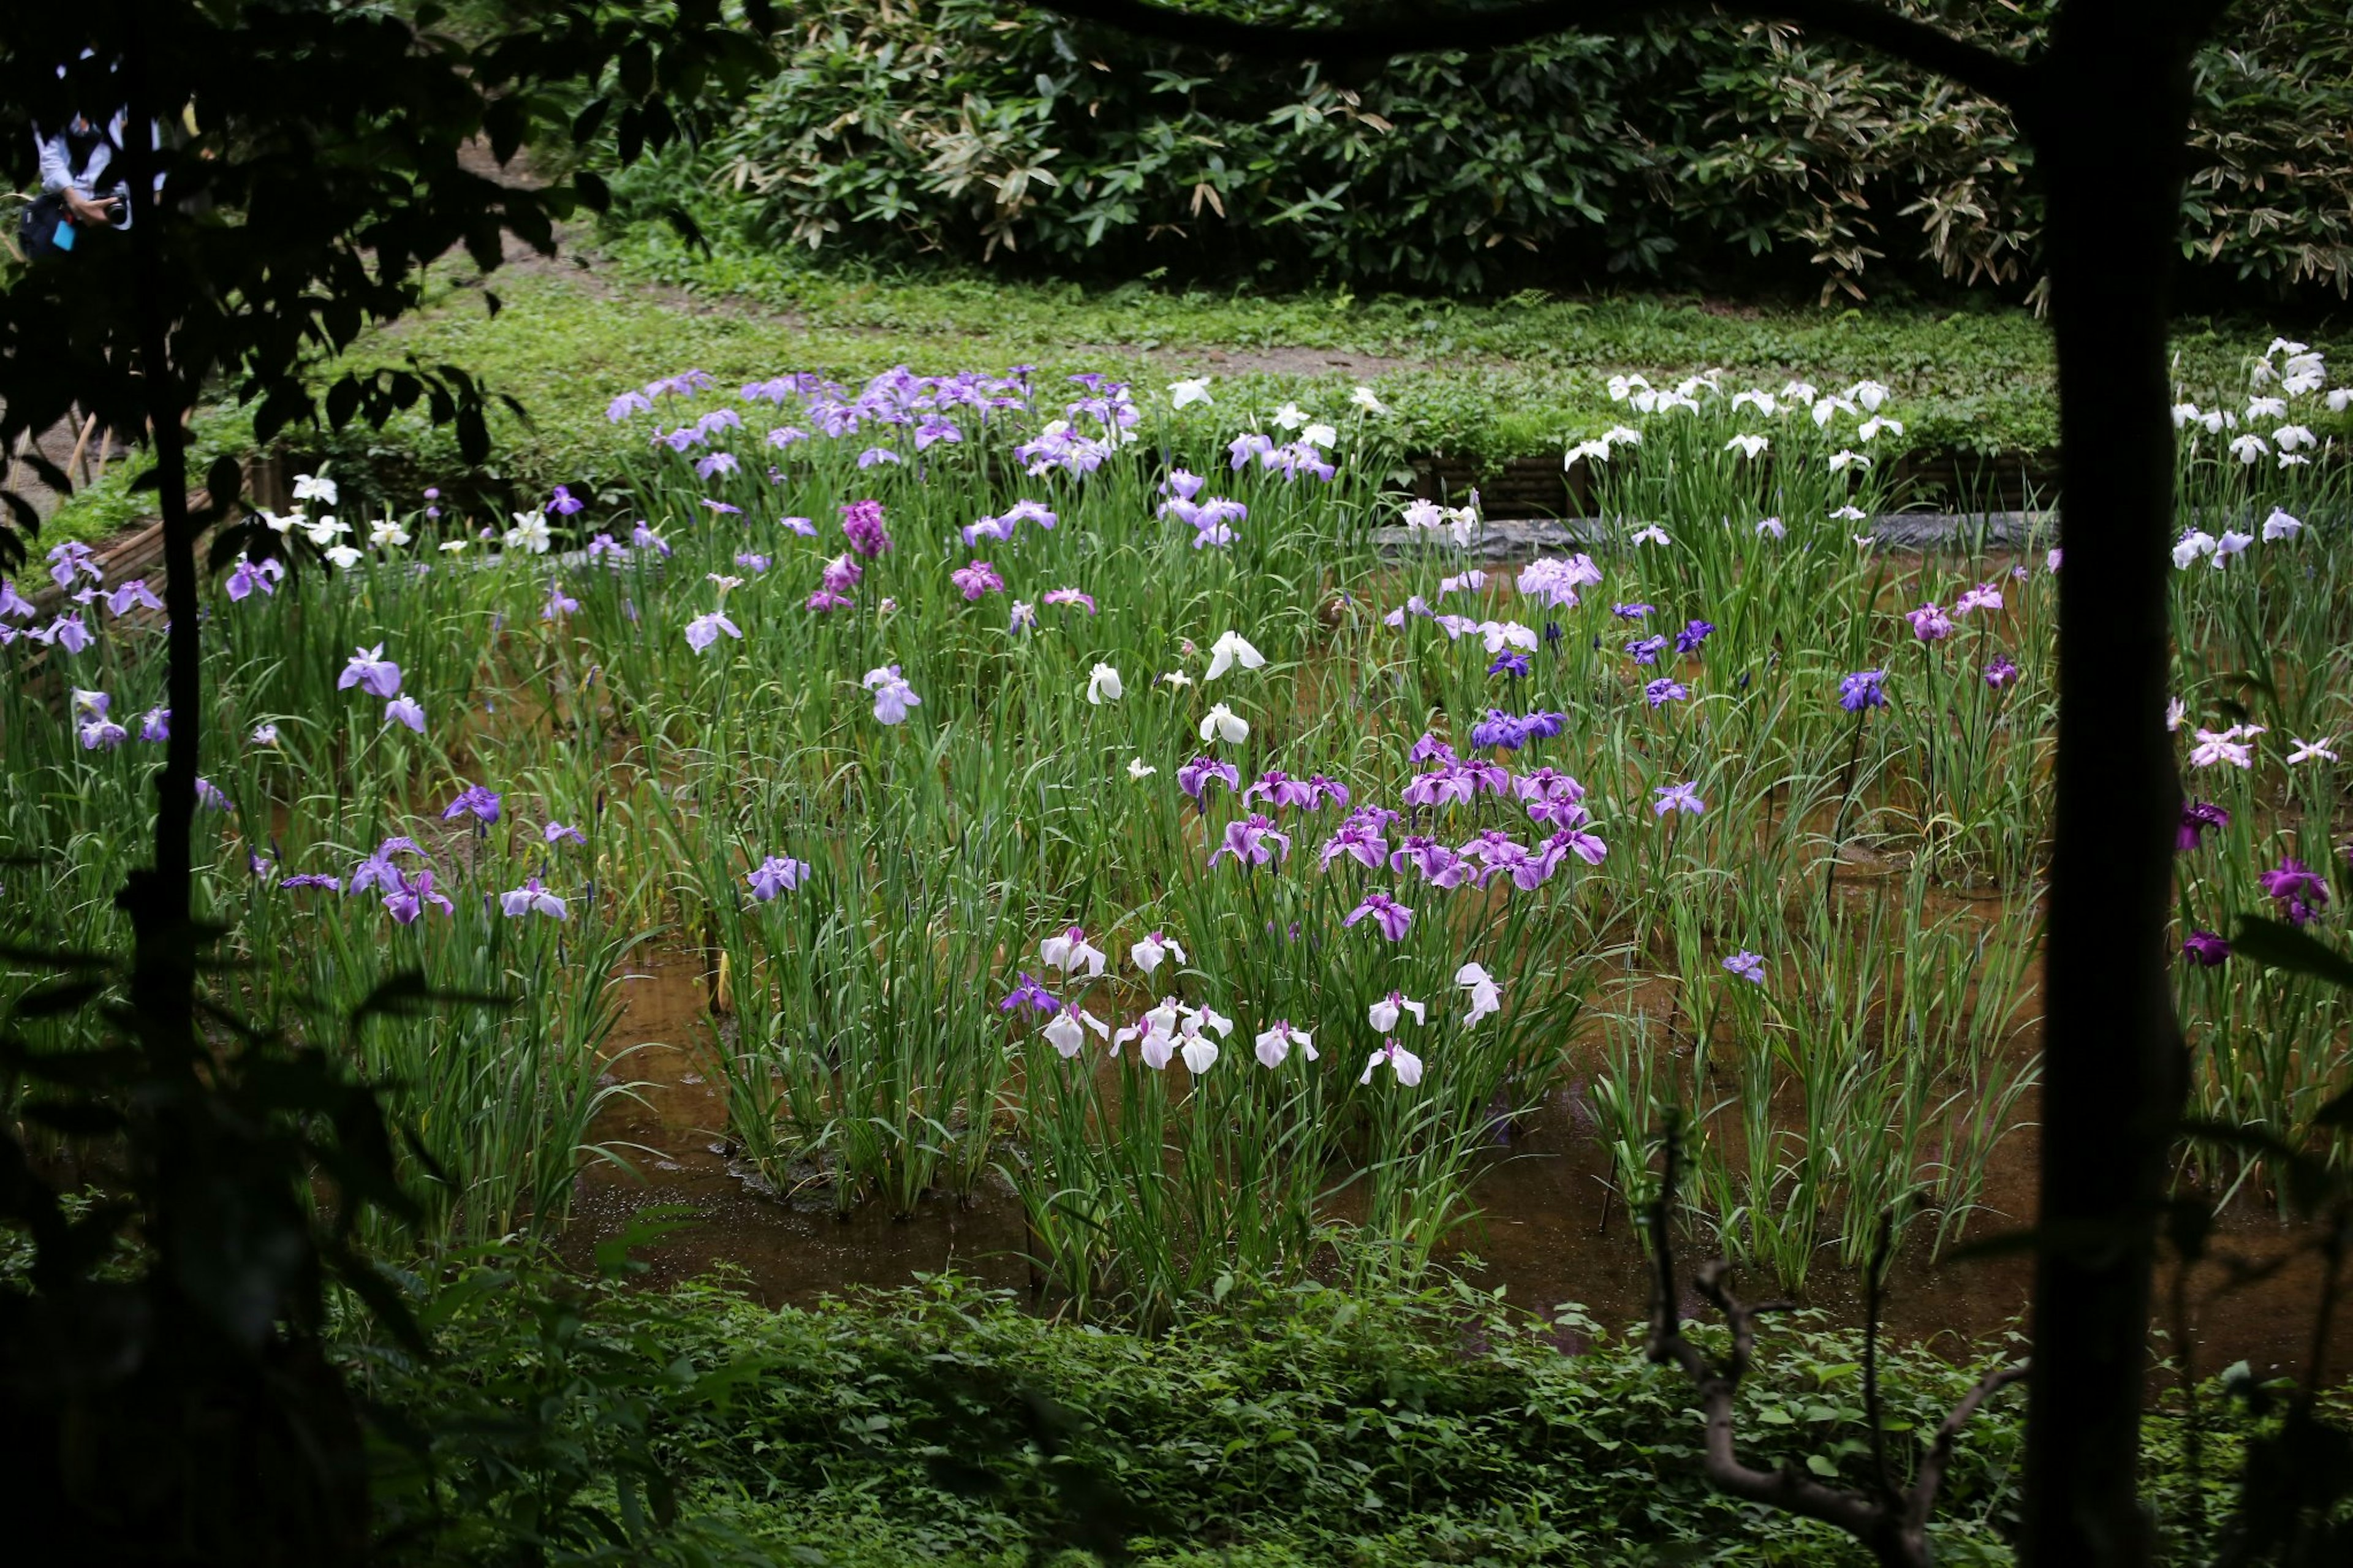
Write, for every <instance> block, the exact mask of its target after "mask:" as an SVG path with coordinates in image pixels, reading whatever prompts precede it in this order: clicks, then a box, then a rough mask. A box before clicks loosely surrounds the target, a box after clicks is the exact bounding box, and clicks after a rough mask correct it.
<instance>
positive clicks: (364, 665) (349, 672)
mask: <svg viewBox="0 0 2353 1568" xmlns="http://www.w3.org/2000/svg"><path fill="white" fill-rule="evenodd" d="M354 686H356V687H358V688H359V689H361V690H363V691H364V692H366V693H368V694H369V695H370V696H372V697H396V696H398V695H399V694H400V666H398V665H396V664H395V663H393V662H392V660H390V659H388V658H385V657H384V644H382V643H378V644H376V645H375V647H364V648H360V649H358V650H357V651H356V652H354V653H353V655H352V657H351V660H350V662H349V663H347V664H345V665H344V666H343V674H342V675H340V676H338V677H337V678H336V679H335V689H336V690H338V691H348V690H350V689H352V688H353V687H354Z"/></svg>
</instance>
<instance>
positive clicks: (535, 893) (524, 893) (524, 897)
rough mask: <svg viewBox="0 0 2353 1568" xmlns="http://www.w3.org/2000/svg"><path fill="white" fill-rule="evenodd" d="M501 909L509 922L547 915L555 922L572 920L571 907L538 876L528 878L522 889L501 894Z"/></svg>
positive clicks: (524, 881) (524, 880)
mask: <svg viewBox="0 0 2353 1568" xmlns="http://www.w3.org/2000/svg"><path fill="white" fill-rule="evenodd" d="M499 908H500V910H501V911H502V912H503V913H504V914H505V915H506V917H507V918H508V919H509V920H515V919H518V918H520V917H521V916H523V915H530V914H541V915H545V916H546V917H547V918H548V919H550V920H553V921H562V920H570V919H571V918H572V910H571V909H570V907H569V906H567V905H566V904H565V901H564V900H562V899H559V898H557V897H556V896H555V895H554V893H551V892H549V891H548V890H547V889H546V887H545V886H544V885H543V884H542V883H541V881H540V879H539V878H538V877H537V876H530V877H526V878H524V879H523V883H522V887H520V888H514V889H509V890H508V891H506V892H503V893H501V894H500V895H499Z"/></svg>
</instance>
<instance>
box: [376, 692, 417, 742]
mask: <svg viewBox="0 0 2353 1568" xmlns="http://www.w3.org/2000/svg"><path fill="white" fill-rule="evenodd" d="M384 721H385V723H386V724H406V725H407V726H408V727H409V728H410V729H411V730H413V731H416V732H417V733H418V734H420V735H422V734H423V733H425V707H424V704H422V703H420V702H418V701H417V699H416V698H414V697H396V698H394V699H393V700H391V701H389V702H387V703H385V705H384Z"/></svg>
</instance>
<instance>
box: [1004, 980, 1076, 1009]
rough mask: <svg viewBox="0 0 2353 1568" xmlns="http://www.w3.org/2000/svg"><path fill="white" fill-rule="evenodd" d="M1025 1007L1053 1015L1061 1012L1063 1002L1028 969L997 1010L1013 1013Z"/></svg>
mask: <svg viewBox="0 0 2353 1568" xmlns="http://www.w3.org/2000/svg"><path fill="white" fill-rule="evenodd" d="M1023 1007H1027V1008H1029V1009H1030V1010H1031V1011H1032V1012H1037V1013H1045V1014H1049V1015H1051V1014H1055V1013H1059V1012H1060V1011H1061V1010H1062V1004H1061V1003H1060V1001H1058V1000H1056V999H1055V998H1054V996H1053V995H1052V994H1050V993H1049V992H1048V991H1047V989H1046V988H1045V987H1044V986H1043V985H1040V984H1038V982H1037V981H1035V980H1033V979H1031V978H1030V977H1029V973H1028V972H1027V971H1024V972H1023V973H1022V975H1021V979H1020V984H1017V985H1016V986H1014V987H1013V989H1012V990H1011V991H1010V992H1008V993H1007V994H1006V997H1005V1000H1004V1001H1002V1002H999V1003H998V1004H997V1011H998V1012H1000V1013H1011V1012H1015V1011H1018V1009H1020V1008H1023Z"/></svg>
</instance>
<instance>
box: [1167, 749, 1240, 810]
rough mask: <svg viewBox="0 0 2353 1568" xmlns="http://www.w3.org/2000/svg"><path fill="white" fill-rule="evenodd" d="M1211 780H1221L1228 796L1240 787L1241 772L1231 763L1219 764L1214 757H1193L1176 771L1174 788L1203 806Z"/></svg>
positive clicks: (1205, 802) (1205, 803)
mask: <svg viewBox="0 0 2353 1568" xmlns="http://www.w3.org/2000/svg"><path fill="white" fill-rule="evenodd" d="M1211 779H1223V780H1224V781H1225V784H1226V790H1227V793H1229V794H1234V793H1238V792H1239V791H1240V789H1241V787H1242V775H1241V770H1240V769H1239V768H1237V767H1235V766H1234V764H1233V763H1221V762H1219V761H1218V759H1217V758H1215V757H1195V758H1194V759H1193V760H1192V761H1191V762H1189V763H1186V764H1185V765H1184V766H1183V767H1181V768H1178V769H1177V770H1176V787H1177V788H1178V789H1180V790H1183V791H1184V792H1185V793H1186V794H1187V795H1190V796H1192V797H1193V798H1194V799H1195V800H1197V801H1199V802H1201V803H1202V804H1204V805H1207V804H1208V796H1207V795H1206V793H1205V792H1206V791H1207V790H1208V787H1209V781H1210V780H1211Z"/></svg>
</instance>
